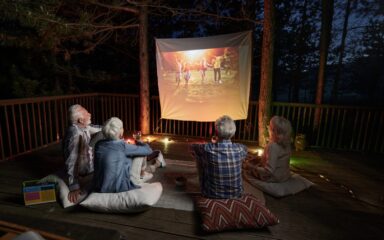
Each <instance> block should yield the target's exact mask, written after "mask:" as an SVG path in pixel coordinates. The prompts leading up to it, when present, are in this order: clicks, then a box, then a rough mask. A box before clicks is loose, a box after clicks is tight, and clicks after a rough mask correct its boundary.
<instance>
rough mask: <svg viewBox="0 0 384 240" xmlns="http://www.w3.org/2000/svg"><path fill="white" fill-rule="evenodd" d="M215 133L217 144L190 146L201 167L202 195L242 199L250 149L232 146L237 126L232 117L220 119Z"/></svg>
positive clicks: (199, 169) (238, 145) (199, 168)
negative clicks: (244, 168) (245, 166)
mask: <svg viewBox="0 0 384 240" xmlns="http://www.w3.org/2000/svg"><path fill="white" fill-rule="evenodd" d="M215 130H216V134H217V136H218V140H217V141H215V142H212V143H205V144H191V146H190V148H191V149H190V150H191V153H192V155H193V156H194V157H195V159H196V163H197V168H198V172H199V181H200V189H201V193H202V194H203V196H205V197H208V198H221V199H226V198H238V197H240V196H241V195H242V194H243V182H242V175H241V166H242V162H243V160H244V159H245V157H246V155H247V147H246V146H244V145H242V144H238V143H232V142H231V138H232V137H233V136H234V135H235V132H236V125H235V122H234V121H233V120H232V119H231V118H230V117H229V116H222V117H220V118H218V119H217V120H216V122H215Z"/></svg>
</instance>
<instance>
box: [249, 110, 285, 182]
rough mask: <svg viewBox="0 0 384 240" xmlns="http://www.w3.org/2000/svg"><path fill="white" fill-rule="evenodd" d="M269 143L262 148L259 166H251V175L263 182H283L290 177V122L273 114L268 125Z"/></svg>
mask: <svg viewBox="0 0 384 240" xmlns="http://www.w3.org/2000/svg"><path fill="white" fill-rule="evenodd" d="M268 132H269V143H268V144H267V146H266V147H265V149H264V153H263V156H262V160H261V163H260V165H259V166H251V168H253V169H252V173H253V175H254V176H255V177H256V178H258V179H260V180H262V181H265V182H284V181H287V180H288V179H289V178H290V177H291V171H290V168H289V161H290V157H291V133H292V127H291V123H290V122H289V121H288V120H287V119H285V118H284V117H280V116H274V117H272V118H271V120H270V122H269V126H268Z"/></svg>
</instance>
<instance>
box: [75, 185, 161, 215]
mask: <svg viewBox="0 0 384 240" xmlns="http://www.w3.org/2000/svg"><path fill="white" fill-rule="evenodd" d="M162 191H163V187H162V185H161V183H159V182H155V183H144V184H143V185H142V186H141V188H138V189H134V190H130V191H126V192H120V193H91V194H90V195H89V196H88V197H87V198H86V199H85V200H84V201H82V202H81V203H80V205H81V206H83V207H86V208H88V209H90V210H93V211H96V212H141V211H145V210H147V209H149V208H150V207H151V206H153V205H154V204H156V203H157V201H158V200H159V199H160V196H161V193H162Z"/></svg>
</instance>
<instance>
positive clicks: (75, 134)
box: [63, 104, 101, 203]
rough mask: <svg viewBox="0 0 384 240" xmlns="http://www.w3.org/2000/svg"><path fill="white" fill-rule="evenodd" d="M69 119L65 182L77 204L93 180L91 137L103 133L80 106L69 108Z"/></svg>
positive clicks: (65, 141)
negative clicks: (88, 183)
mask: <svg viewBox="0 0 384 240" xmlns="http://www.w3.org/2000/svg"><path fill="white" fill-rule="evenodd" d="M68 117H69V120H70V123H71V125H70V126H69V127H68V128H67V130H66V133H65V136H64V139H63V153H64V160H65V166H66V177H64V180H65V181H67V184H68V185H69V191H70V192H69V193H68V200H69V201H70V202H73V203H75V202H77V201H78V200H79V196H80V195H81V193H82V192H84V190H87V189H86V188H87V186H86V185H87V184H86V183H87V182H90V180H91V179H92V172H93V150H92V147H91V146H90V145H89V143H90V140H91V136H92V135H93V134H95V133H97V132H99V131H101V127H100V126H97V125H92V124H91V114H90V113H89V112H88V111H87V109H85V108H84V107H82V106H81V105H79V104H75V105H72V106H70V107H69V110H68Z"/></svg>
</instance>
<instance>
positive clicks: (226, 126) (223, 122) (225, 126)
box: [215, 115, 236, 139]
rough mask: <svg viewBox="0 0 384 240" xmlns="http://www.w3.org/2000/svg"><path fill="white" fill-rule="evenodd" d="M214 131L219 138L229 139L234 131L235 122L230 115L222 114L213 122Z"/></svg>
mask: <svg viewBox="0 0 384 240" xmlns="http://www.w3.org/2000/svg"><path fill="white" fill-rule="evenodd" d="M215 128H216V133H217V136H218V137H219V138H222V139H231V138H232V137H233V136H234V135H235V132H236V125H235V122H234V121H233V120H232V118H231V117H229V116H227V115H224V116H221V117H219V118H218V119H217V120H216V122H215Z"/></svg>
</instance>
